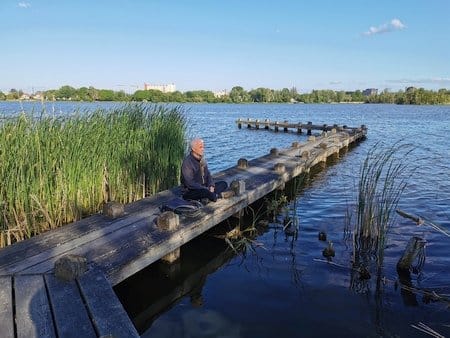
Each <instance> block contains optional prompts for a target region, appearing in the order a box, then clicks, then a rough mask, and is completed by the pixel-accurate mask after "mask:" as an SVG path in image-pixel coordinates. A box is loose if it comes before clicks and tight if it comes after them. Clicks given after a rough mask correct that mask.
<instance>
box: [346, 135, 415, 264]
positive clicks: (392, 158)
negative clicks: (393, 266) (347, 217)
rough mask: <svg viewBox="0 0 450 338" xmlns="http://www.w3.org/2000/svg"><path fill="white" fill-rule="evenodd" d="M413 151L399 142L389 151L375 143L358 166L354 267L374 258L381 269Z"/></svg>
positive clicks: (408, 173) (408, 174)
mask: <svg viewBox="0 0 450 338" xmlns="http://www.w3.org/2000/svg"><path fill="white" fill-rule="evenodd" d="M412 150H413V149H412V148H411V146H410V145H407V144H400V143H399V142H397V143H395V144H394V145H392V146H390V147H388V148H385V147H382V146H381V144H379V143H377V144H375V146H374V147H372V148H371V149H370V150H369V152H368V154H367V156H366V158H365V160H364V162H363V164H362V165H361V169H360V175H359V184H358V196H357V201H356V221H355V226H354V230H353V244H354V260H355V263H358V261H359V258H361V256H366V255H372V256H373V255H374V256H375V257H376V260H377V265H378V267H380V266H381V265H382V263H383V258H384V249H385V247H386V242H387V234H388V232H389V229H390V228H391V226H392V224H393V222H394V216H395V209H396V208H397V205H398V202H399V200H400V197H401V195H402V193H403V191H404V189H405V188H406V184H407V179H408V178H409V176H410V172H409V171H408V170H407V169H408V168H409V163H408V161H407V156H408V155H409V153H410V152H411V151H412Z"/></svg>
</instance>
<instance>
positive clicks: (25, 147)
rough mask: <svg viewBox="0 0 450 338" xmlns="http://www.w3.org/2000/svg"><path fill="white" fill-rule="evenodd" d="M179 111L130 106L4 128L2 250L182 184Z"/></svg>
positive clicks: (24, 120) (0, 133) (0, 142)
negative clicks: (105, 207) (109, 204)
mask: <svg viewBox="0 0 450 338" xmlns="http://www.w3.org/2000/svg"><path fill="white" fill-rule="evenodd" d="M185 130H186V125H185V119H184V117H183V114H182V111H181V108H180V107H173V108H168V107H165V106H144V105H127V106H125V107H123V108H117V109H112V110H97V111H94V112H85V113H75V114H73V115H71V116H68V117H53V116H48V115H46V114H42V115H41V117H39V118H34V117H33V116H31V115H25V114H22V115H20V116H18V117H14V118H10V119H6V120H4V122H3V123H1V124H0V182H1V184H0V210H1V213H2V214H1V218H0V235H1V236H0V237H1V239H2V246H4V245H7V244H10V243H12V242H15V241H18V240H22V239H25V238H29V237H31V236H33V235H35V234H38V233H40V232H42V231H45V230H48V229H52V228H55V227H59V226H61V225H63V224H66V223H70V222H73V221H76V220H79V219H80V218H82V217H84V216H86V215H89V214H93V213H96V212H98V211H99V210H100V208H101V206H102V204H103V203H104V202H106V201H109V200H114V201H118V202H122V203H129V202H132V201H136V200H138V199H140V198H143V197H145V196H147V195H150V194H154V193H156V192H158V191H161V190H164V189H167V188H169V187H172V186H174V185H176V184H177V183H178V179H179V178H178V177H179V171H180V166H181V161H182V158H183V155H184V152H185V149H186V142H185Z"/></svg>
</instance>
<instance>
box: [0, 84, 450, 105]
mask: <svg viewBox="0 0 450 338" xmlns="http://www.w3.org/2000/svg"><path fill="white" fill-rule="evenodd" d="M17 99H42V100H70V101H138V102H158V103H160V102H180V103H181V102H199V103H201V102H205V103H220V102H223V103H262V102H263V103H286V102H293V103H296V102H300V103H337V102H342V103H347V102H348V103H350V102H362V103H395V104H450V90H448V89H439V90H438V91H433V90H426V89H424V88H415V87H408V88H407V89H406V90H404V91H403V90H399V91H397V92H391V91H389V90H387V89H385V90H384V91H382V92H381V93H371V94H370V95H364V93H363V91H361V90H356V91H352V92H349V91H334V90H313V91H312V92H311V93H309V94H300V93H298V92H297V90H296V88H295V87H293V88H291V89H288V88H283V89H281V90H275V89H270V88H256V89H252V90H250V91H246V90H245V89H244V88H242V87H239V86H236V87H233V88H232V89H231V91H229V92H228V93H226V94H225V93H222V94H215V93H213V92H212V91H208V90H193V91H186V92H184V93H182V92H180V91H175V92H172V93H163V92H161V91H159V90H137V91H135V92H134V93H133V94H128V93H125V92H124V91H113V90H110V89H96V88H94V87H89V88H88V87H81V88H79V89H76V88H73V87H71V86H62V87H61V88H59V89H55V90H47V91H43V92H39V93H35V94H33V95H28V94H24V93H23V92H22V91H20V90H15V89H11V91H10V92H9V93H7V94H4V93H2V92H0V100H17Z"/></svg>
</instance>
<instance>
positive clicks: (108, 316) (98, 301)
mask: <svg viewBox="0 0 450 338" xmlns="http://www.w3.org/2000/svg"><path fill="white" fill-rule="evenodd" d="M78 283H79V286H80V290H81V293H82V295H83V297H84V301H85V303H86V306H87V307H88V310H89V312H90V314H91V318H92V321H93V323H94V325H95V327H96V330H97V334H98V335H99V336H111V337H115V338H122V337H123V338H128V337H139V334H138V332H137V331H136V328H135V327H134V326H133V323H132V322H131V320H130V318H129V317H128V314H127V313H126V312H125V309H124V308H123V306H122V304H121V303H120V301H119V299H118V298H117V296H116V294H115V293H114V291H113V289H112V287H111V284H109V282H108V281H107V280H106V278H105V276H104V275H103V274H102V273H101V272H100V271H97V270H90V271H88V272H87V273H85V274H84V275H83V276H81V277H80V278H79V279H78Z"/></svg>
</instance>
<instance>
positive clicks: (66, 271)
mask: <svg viewBox="0 0 450 338" xmlns="http://www.w3.org/2000/svg"><path fill="white" fill-rule="evenodd" d="M86 270H87V260H86V258H85V257H82V256H78V255H72V254H68V255H65V256H63V257H61V258H59V259H58V260H57V261H56V262H55V264H54V273H55V277H56V278H58V279H61V280H64V281H67V282H68V281H72V280H74V279H75V278H78V277H80V276H82V275H83V274H84V273H85V272H86Z"/></svg>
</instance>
